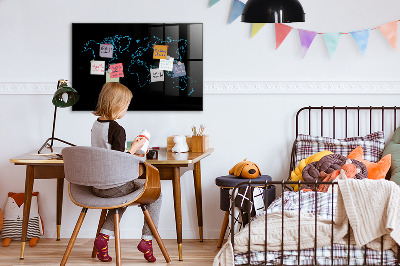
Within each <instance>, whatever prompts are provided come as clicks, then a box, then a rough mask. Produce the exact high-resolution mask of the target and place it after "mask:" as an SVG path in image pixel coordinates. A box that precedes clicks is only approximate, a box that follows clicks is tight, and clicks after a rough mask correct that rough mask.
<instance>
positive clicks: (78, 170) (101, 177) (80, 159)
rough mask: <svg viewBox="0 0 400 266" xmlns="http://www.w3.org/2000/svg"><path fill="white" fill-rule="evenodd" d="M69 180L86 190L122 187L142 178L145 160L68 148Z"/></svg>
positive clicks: (65, 154) (66, 168)
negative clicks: (142, 163) (141, 171)
mask: <svg viewBox="0 0 400 266" xmlns="http://www.w3.org/2000/svg"><path fill="white" fill-rule="evenodd" d="M62 156H63V160H64V173H65V179H66V180H68V181H69V182H71V183H73V184H77V185H83V186H95V187H102V186H119V185H122V184H124V183H126V182H129V181H131V180H133V179H135V178H138V176H139V163H141V162H143V161H144V158H143V159H142V158H140V157H138V156H133V155H132V154H128V153H124V152H120V151H114V150H108V149H104V148H97V147H83V146H75V147H67V148H64V149H63V150H62Z"/></svg>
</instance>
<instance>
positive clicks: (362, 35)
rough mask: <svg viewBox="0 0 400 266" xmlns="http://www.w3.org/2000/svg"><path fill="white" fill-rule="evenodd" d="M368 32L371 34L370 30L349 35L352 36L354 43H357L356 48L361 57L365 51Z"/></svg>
mask: <svg viewBox="0 0 400 266" xmlns="http://www.w3.org/2000/svg"><path fill="white" fill-rule="evenodd" d="M370 32H371V29H366V30H360V31H353V32H351V35H353V38H354V40H355V41H356V43H357V45H358V47H359V48H360V50H361V53H362V54H363V55H364V54H365V51H366V50H367V46H368V39H369V33H370Z"/></svg>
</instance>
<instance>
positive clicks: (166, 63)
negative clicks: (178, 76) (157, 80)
mask: <svg viewBox="0 0 400 266" xmlns="http://www.w3.org/2000/svg"><path fill="white" fill-rule="evenodd" d="M173 67H174V58H173V57H170V58H169V60H167V59H160V67H159V68H160V70H167V71H172V69H173Z"/></svg>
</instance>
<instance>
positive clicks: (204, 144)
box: [192, 135, 209, 152]
mask: <svg viewBox="0 0 400 266" xmlns="http://www.w3.org/2000/svg"><path fill="white" fill-rule="evenodd" d="M208 142H209V136H208V135H203V136H192V152H205V151H207V150H208Z"/></svg>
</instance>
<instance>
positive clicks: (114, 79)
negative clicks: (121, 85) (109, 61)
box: [106, 71, 119, 82]
mask: <svg viewBox="0 0 400 266" xmlns="http://www.w3.org/2000/svg"><path fill="white" fill-rule="evenodd" d="M106 82H119V78H112V77H110V73H108V72H107V71H106Z"/></svg>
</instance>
